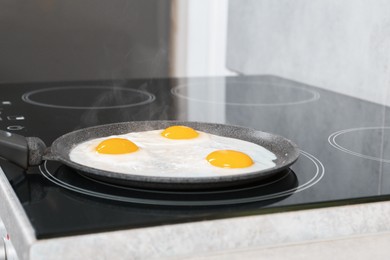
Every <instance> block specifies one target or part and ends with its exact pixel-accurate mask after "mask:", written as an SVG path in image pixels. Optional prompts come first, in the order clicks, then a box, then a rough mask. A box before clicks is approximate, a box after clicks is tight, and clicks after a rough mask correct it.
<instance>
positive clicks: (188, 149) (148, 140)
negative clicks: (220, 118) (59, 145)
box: [70, 130, 276, 178]
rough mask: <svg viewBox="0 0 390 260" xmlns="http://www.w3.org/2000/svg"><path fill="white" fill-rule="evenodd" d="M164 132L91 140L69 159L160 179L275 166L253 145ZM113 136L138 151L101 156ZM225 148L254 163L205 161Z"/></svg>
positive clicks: (269, 154) (270, 155) (265, 152)
mask: <svg viewBox="0 0 390 260" xmlns="http://www.w3.org/2000/svg"><path fill="white" fill-rule="evenodd" d="M162 131H163V130H153V131H145V132H133V133H128V134H124V135H116V136H108V137H104V138H97V139H92V140H88V141H86V142H83V143H80V144H78V145H76V146H75V147H74V148H73V149H72V150H71V152H70V159H71V160H72V161H74V162H76V163H79V164H82V165H85V166H88V167H92V168H96V169H100V170H106V171H113V172H119V173H125V174H133V175H143V176H159V177H191V178H192V177H194V178H196V177H215V176H221V175H236V174H244V173H252V172H258V171H261V170H264V169H268V168H272V167H274V166H275V163H274V162H273V160H275V159H276V156H275V154H273V153H272V152H270V151H269V150H267V149H266V148H264V147H262V146H260V145H257V144H254V143H251V142H247V141H243V140H239V139H234V138H228V137H222V136H217V135H212V134H208V133H204V132H200V131H198V133H199V136H198V137H196V138H193V139H185V140H173V139H167V138H165V137H163V136H161V135H160V133H161V132H162ZM114 137H119V138H125V139H128V140H130V141H132V142H133V143H135V144H136V145H137V146H138V147H139V150H137V151H136V152H133V153H128V154H120V155H116V154H115V155H112V154H100V153H98V152H97V151H96V147H97V146H98V144H99V143H100V142H102V141H103V140H105V139H109V138H114ZM226 149H229V150H236V151H240V152H243V153H246V154H247V155H249V156H250V157H251V158H252V160H253V161H254V164H253V165H252V166H249V167H245V168H235V169H228V168H220V167H215V166H213V165H211V164H209V162H208V161H207V160H206V157H207V155H208V154H209V153H211V152H213V151H216V150H226Z"/></svg>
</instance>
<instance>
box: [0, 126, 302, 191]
mask: <svg viewBox="0 0 390 260" xmlns="http://www.w3.org/2000/svg"><path fill="white" fill-rule="evenodd" d="M172 125H185V126H189V127H192V128H194V129H196V130H199V131H203V132H206V133H210V134H215V135H220V136H225V137H232V138H237V139H241V140H245V141H249V142H253V143H256V144H259V145H261V146H263V147H265V148H266V149H268V150H270V151H271V152H273V153H274V154H275V155H276V157H277V159H276V160H274V163H275V164H276V165H275V166H274V167H273V168H270V169H266V170H262V171H258V172H255V173H253V172H252V173H250V174H249V173H248V174H237V175H226V176H215V177H164V176H158V173H156V176H142V175H135V174H124V173H119V172H112V171H105V170H100V169H96V168H92V167H88V166H84V165H82V164H78V163H75V162H73V161H71V160H70V158H69V154H70V151H71V149H72V148H73V147H74V146H75V145H77V144H79V143H81V142H84V141H87V140H90V139H94V138H99V137H105V136H110V135H121V134H125V133H129V132H140V131H149V130H156V129H164V128H167V127H169V126H172ZM0 156H1V157H3V158H5V159H7V160H9V161H11V162H13V163H16V164H17V165H19V166H21V167H23V168H28V167H29V166H36V165H39V164H41V163H42V162H43V161H45V160H49V161H58V162H61V163H63V164H65V165H67V166H69V167H71V168H73V169H75V170H76V171H78V172H79V173H81V174H83V175H85V176H87V177H91V178H94V179H98V180H102V181H105V182H109V183H115V184H119V185H125V186H135V187H143V188H152V189H156V188H157V189H209V188H218V187H226V186H235V185H239V184H245V183H248V182H252V181H259V180H264V179H267V178H270V177H272V176H274V175H275V174H277V173H280V172H282V170H284V169H286V168H288V167H289V166H290V165H291V164H293V163H294V162H295V161H296V160H297V159H298V156H299V149H298V147H297V145H295V144H294V143H293V142H291V141H290V140H288V139H286V138H284V137H282V136H278V135H274V134H270V133H265V132H261V131H257V130H254V129H250V128H245V127H240V126H233V125H224V124H214V123H203V122H187V121H185V122H181V121H134V122H121V123H114V124H107V125H100V126H95V127H89V128H84V129H80V130H76V131H74V132H70V133H67V134H65V135H63V136H61V137H59V138H58V139H56V140H55V141H54V142H53V143H52V145H51V147H48V148H47V147H46V145H45V144H44V142H43V141H42V140H41V139H39V138H38V137H24V136H21V135H17V134H14V133H9V132H5V131H1V132H0Z"/></svg>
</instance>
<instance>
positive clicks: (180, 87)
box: [171, 82, 320, 107]
mask: <svg viewBox="0 0 390 260" xmlns="http://www.w3.org/2000/svg"><path fill="white" fill-rule="evenodd" d="M231 83H234V84H240V85H250V84H259V82H231ZM204 85H205V84H201V83H196V84H191V83H190V84H182V85H178V86H176V87H173V88H172V89H171V94H172V95H174V96H177V97H179V98H182V99H187V100H190V101H196V102H203V103H211V104H218V105H232V106H265V107H269V106H289V105H299V104H304V103H309V102H313V101H317V100H318V99H320V93H318V92H317V91H314V90H311V89H306V88H303V87H298V86H285V85H283V84H272V83H269V84H266V85H267V86H271V87H272V86H277V87H282V88H286V89H289V90H291V89H296V90H299V91H304V92H307V93H309V94H310V95H311V97H309V98H307V99H304V100H298V101H292V102H276V103H257V102H256V103H244V102H242V103H241V102H218V101H210V100H207V99H201V98H192V97H188V96H187V95H183V94H181V93H180V91H181V90H183V89H186V88H188V86H204Z"/></svg>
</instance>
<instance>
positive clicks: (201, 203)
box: [39, 150, 325, 206]
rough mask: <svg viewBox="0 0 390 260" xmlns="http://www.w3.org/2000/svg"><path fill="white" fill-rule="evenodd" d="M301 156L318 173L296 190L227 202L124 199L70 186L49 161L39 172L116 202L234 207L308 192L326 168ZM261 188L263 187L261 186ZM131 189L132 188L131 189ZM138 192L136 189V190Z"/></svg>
mask: <svg viewBox="0 0 390 260" xmlns="http://www.w3.org/2000/svg"><path fill="white" fill-rule="evenodd" d="M300 152H301V155H303V156H304V157H305V158H307V159H309V160H310V161H311V162H312V163H313V164H314V165H315V167H316V172H315V173H314V175H313V177H312V178H311V179H310V180H308V181H306V182H305V183H303V184H301V185H299V186H298V187H296V188H293V189H288V190H285V191H282V192H277V193H273V194H268V195H263V196H254V197H249V198H238V199H227V200H209V201H173V200H154V199H142V198H132V197H123V196H117V195H112V194H107V193H100V192H96V191H91V190H86V189H83V188H80V187H77V186H73V185H70V184H68V183H66V182H64V181H62V180H60V179H58V178H56V177H55V176H53V175H52V174H51V173H50V171H49V170H48V168H47V161H45V162H44V164H43V165H40V166H39V170H40V172H41V173H42V175H43V176H44V177H45V178H46V179H48V180H49V181H51V182H53V183H55V184H57V185H58V186H61V187H63V188H65V189H67V190H71V191H74V192H77V193H81V194H85V195H88V196H93V197H98V198H103V199H110V200H115V201H121V202H130V203H136V204H147V205H160V206H161V205H163V206H218V205H233V204H242V203H251V202H259V201H264V200H269V199H276V198H280V197H284V196H288V195H291V194H293V193H296V192H300V191H303V190H306V189H308V188H310V187H312V186H313V185H315V184H316V183H318V182H319V181H320V180H321V179H322V177H323V176H324V173H325V168H324V166H323V164H322V163H321V161H319V160H318V159H317V158H316V157H314V156H313V155H311V154H309V153H307V152H305V151H302V150H301V151H300ZM287 175H288V174H286V175H284V176H283V177H281V178H280V179H279V180H281V179H283V178H285V177H286V176H287ZM260 186H262V185H261V184H260ZM130 189H131V188H130ZM134 190H136V188H135V189H134Z"/></svg>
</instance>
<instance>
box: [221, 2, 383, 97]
mask: <svg viewBox="0 0 390 260" xmlns="http://www.w3.org/2000/svg"><path fill="white" fill-rule="evenodd" d="M389 14H390V1H386V0H373V1H367V0H294V1H290V0H245V1H241V0H230V2H229V24H228V46H227V66H228V68H230V69H232V70H235V71H238V72H241V73H243V74H273V75H278V76H282V77H286V78H289V79H293V80H297V81H300V82H304V83H308V84H311V85H315V86H319V87H322V88H325V89H329V90H332V91H337V92H340V93H344V94H348V95H351V96H355V97H359V98H362V99H365V100H369V101H373V102H377V103H384V102H386V103H387V104H390V102H389V100H388V99H389V97H388V96H389V95H388V91H387V90H388V89H389V88H390V15H389Z"/></svg>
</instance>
